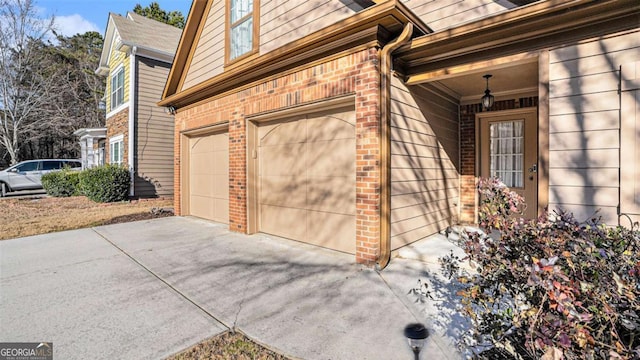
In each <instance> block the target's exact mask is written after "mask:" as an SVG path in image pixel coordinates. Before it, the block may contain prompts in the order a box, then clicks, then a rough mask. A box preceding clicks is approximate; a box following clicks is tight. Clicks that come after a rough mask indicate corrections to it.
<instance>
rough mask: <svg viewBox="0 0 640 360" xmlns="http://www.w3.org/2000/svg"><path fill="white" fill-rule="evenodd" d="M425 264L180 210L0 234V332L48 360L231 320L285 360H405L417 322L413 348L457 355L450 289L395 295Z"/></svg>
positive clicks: (172, 348)
mask: <svg viewBox="0 0 640 360" xmlns="http://www.w3.org/2000/svg"><path fill="white" fill-rule="evenodd" d="M431 248H432V246H430V245H429V244H428V243H427V245H426V248H422V249H418V248H411V249H408V250H406V251H409V252H411V251H415V252H416V254H417V255H420V254H419V252H425V251H426V252H429V249H431ZM425 249H426V250H425ZM436 250H437V249H436ZM438 251H444V250H442V249H439V250H438ZM433 269H434V267H433V264H429V263H428V262H425V261H424V259H423V260H422V261H415V260H409V259H394V261H393V262H392V263H391V265H390V266H389V267H388V268H387V269H386V270H385V271H384V272H382V273H381V274H379V273H377V272H376V271H374V270H371V269H367V268H365V267H362V266H359V265H356V264H353V257H352V256H351V255H344V254H341V253H337V252H334V251H329V250H325V249H321V248H317V247H313V246H308V245H305V244H301V243H297V242H293V241H288V240H283V239H278V238H272V237H269V236H267V235H262V234H260V235H252V236H246V235H241V234H236V233H232V232H229V231H228V230H227V229H226V226H224V225H220V224H216V223H212V222H207V221H203V220H199V219H195V218H184V217H170V218H162V219H156V220H150V221H141V222H135V223H128V224H117V225H109V226H102V227H96V228H92V229H81V230H74V231H66V232H60V233H54V234H47V235H39V236H33V237H27V238H21V239H13V240H6V241H2V242H0V341H3V342H41V341H52V342H53V344H54V358H56V359H85V358H94V359H114V358H120V359H159V358H164V357H167V356H169V355H171V354H174V353H176V352H179V351H180V350H183V349H185V348H187V347H189V346H191V345H193V344H196V343H198V342H199V341H201V340H203V339H206V338H209V337H211V336H214V335H216V334H219V333H221V332H224V331H226V330H227V329H228V328H234V327H235V328H237V329H239V330H241V331H242V332H244V333H245V334H247V335H248V336H249V337H251V338H253V339H254V340H256V341H258V342H261V343H264V344H266V345H268V346H269V347H271V348H272V349H274V350H276V351H278V352H281V353H284V354H286V355H288V356H291V357H294V358H302V359H411V358H412V357H413V355H412V353H411V351H410V349H409V347H408V346H407V342H406V339H405V338H404V336H403V334H402V330H403V328H404V326H405V325H407V324H408V323H411V322H416V321H419V322H423V323H427V325H428V327H430V328H432V329H433V330H435V331H434V332H435V333H436V334H434V335H433V336H431V337H430V339H429V341H428V343H427V347H426V349H425V350H424V351H423V354H422V358H424V359H428V358H437V359H455V358H459V354H458V353H457V352H456V351H455V347H454V346H453V345H452V344H451V342H450V341H449V340H448V337H449V338H451V337H456V336H458V335H459V331H461V330H463V327H464V326H461V325H460V324H461V323H462V322H464V319H462V318H459V316H458V315H457V313H456V312H455V311H451V309H452V307H453V306H454V304H453V303H451V302H452V294H453V293H454V292H455V289H449V288H446V286H445V287H443V288H441V289H439V290H438V292H437V293H436V296H438V299H436V300H435V302H430V303H429V304H427V305H425V304H420V303H415V302H414V300H415V298H414V297H413V296H412V295H407V292H408V291H409V290H410V289H411V288H413V287H414V286H415V285H416V283H417V280H418V279H420V278H425V277H431V279H432V280H434V279H436V278H437V276H435V277H434V273H433V271H434V270H433ZM447 336H448V337H447Z"/></svg>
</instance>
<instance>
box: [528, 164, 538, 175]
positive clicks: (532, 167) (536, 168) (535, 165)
mask: <svg viewBox="0 0 640 360" xmlns="http://www.w3.org/2000/svg"><path fill="white" fill-rule="evenodd" d="M529 172H530V173H537V172H538V164H533V165H531V167H530V168H529Z"/></svg>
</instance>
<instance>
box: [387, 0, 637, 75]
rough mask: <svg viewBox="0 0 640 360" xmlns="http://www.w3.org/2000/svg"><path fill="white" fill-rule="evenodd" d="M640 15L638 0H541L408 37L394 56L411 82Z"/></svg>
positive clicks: (631, 23) (621, 24)
mask: <svg viewBox="0 0 640 360" xmlns="http://www.w3.org/2000/svg"><path fill="white" fill-rule="evenodd" d="M639 14H640V2H638V1H637V0H614V1H604V2H601V1H593V0H574V1H560V0H549V1H540V2H537V3H534V4H531V5H528V6H525V7H522V8H517V9H514V10H510V11H508V12H506V13H502V14H498V15H495V16H491V17H488V18H486V19H482V20H478V21H475V22H472V23H469V24H465V25H463V26H460V27H457V28H453V29H448V30H444V31H439V32H435V33H433V34H427V35H425V36H422V37H419V38H416V39H413V41H412V42H411V44H409V45H407V46H405V47H403V48H401V49H399V50H398V51H397V52H396V53H395V57H396V59H397V62H398V64H399V67H400V68H401V69H402V72H403V73H404V75H406V76H407V77H408V80H409V81H410V82H412V83H416V82H418V81H417V80H416V76H418V77H419V75H420V74H424V73H432V72H434V71H435V70H438V69H442V68H445V67H450V66H455V65H460V64H465V63H472V62H478V61H482V60H488V59H492V58H495V57H504V56H508V55H513V54H520V53H526V52H535V51H538V50H540V49H545V48H549V47H552V46H557V45H561V44H562V43H566V42H567V41H572V40H580V39H584V38H587V37H589V36H596V35H598V34H602V33H603V32H607V31H608V32H613V31H622V30H625V29H629V28H633V27H637V26H638V15H639ZM412 77H413V78H412ZM431 80H432V79H427V78H425V79H423V80H422V81H423V82H426V81H431Z"/></svg>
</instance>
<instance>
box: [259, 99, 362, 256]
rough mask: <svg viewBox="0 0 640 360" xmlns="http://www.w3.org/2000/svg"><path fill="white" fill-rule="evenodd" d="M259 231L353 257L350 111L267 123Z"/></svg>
mask: <svg viewBox="0 0 640 360" xmlns="http://www.w3.org/2000/svg"><path fill="white" fill-rule="evenodd" d="M258 139H259V153H258V159H259V165H258V166H259V174H258V181H259V190H258V191H259V210H258V211H259V227H260V231H262V232H265V233H269V234H274V235H278V236H282V237H286V238H290V239H294V240H299V241H303V242H307V243H311V244H314V245H319V246H323V247H327V248H331V249H336V250H340V251H344V252H349V253H355V204H356V199H355V179H356V174H355V152H356V144H355V116H354V113H353V111H352V110H348V111H341V112H333V113H324V114H317V115H308V116H301V117H298V118H295V119H292V120H289V121H282V122H272V123H267V124H263V125H261V126H260V127H259V129H258Z"/></svg>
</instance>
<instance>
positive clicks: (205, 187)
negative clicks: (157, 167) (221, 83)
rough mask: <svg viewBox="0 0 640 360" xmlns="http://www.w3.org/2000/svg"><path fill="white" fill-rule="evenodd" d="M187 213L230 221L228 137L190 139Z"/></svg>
mask: <svg viewBox="0 0 640 360" xmlns="http://www.w3.org/2000/svg"><path fill="white" fill-rule="evenodd" d="M189 145H190V146H189V194H188V196H189V214H191V215H193V216H198V217H201V218H205V219H209V220H214V221H219V222H223V223H228V222H229V151H228V148H229V135H228V134H227V133H216V134H211V135H205V136H199V137H193V138H190V139H189Z"/></svg>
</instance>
